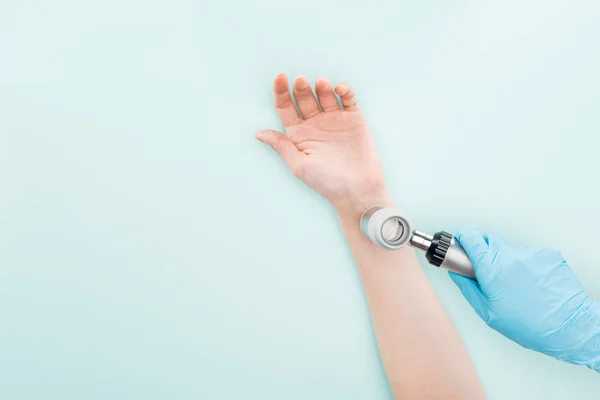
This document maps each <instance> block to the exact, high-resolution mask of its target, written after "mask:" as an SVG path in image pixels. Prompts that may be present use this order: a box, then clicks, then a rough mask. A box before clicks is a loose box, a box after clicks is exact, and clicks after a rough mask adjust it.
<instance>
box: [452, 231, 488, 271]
mask: <svg viewBox="0 0 600 400" xmlns="http://www.w3.org/2000/svg"><path fill="white" fill-rule="evenodd" d="M454 237H455V238H456V240H458V243H460V245H461V246H462V248H463V249H465V252H466V253H467V256H468V257H469V260H471V264H473V269H474V270H475V276H476V277H477V279H478V280H481V279H482V278H485V274H486V272H487V270H486V262H485V261H486V260H485V255H486V254H487V253H488V251H489V249H490V248H489V245H488V242H487V241H486V240H485V237H484V236H483V235H482V234H481V232H479V231H478V230H477V229H475V228H464V229H460V230H459V231H458V232H457V233H456V235H454ZM484 280H485V279H484Z"/></svg>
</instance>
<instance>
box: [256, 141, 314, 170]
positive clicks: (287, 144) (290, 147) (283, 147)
mask: <svg viewBox="0 0 600 400" xmlns="http://www.w3.org/2000/svg"><path fill="white" fill-rule="evenodd" d="M256 139H258V140H259V141H261V142H263V143H266V144H268V145H269V146H271V148H273V150H275V151H276V152H277V154H279V155H280V156H281V158H282V159H283V161H285V163H286V164H287V166H288V167H289V168H290V170H292V172H293V173H294V174H296V173H297V171H298V168H299V165H300V162H301V161H302V157H303V156H304V155H305V154H304V153H301V152H300V151H298V148H296V145H295V144H294V143H293V142H292V141H291V140H290V139H289V138H288V137H287V136H285V135H284V134H283V133H281V132H277V131H270V130H268V131H260V132H258V133H257V134H256Z"/></svg>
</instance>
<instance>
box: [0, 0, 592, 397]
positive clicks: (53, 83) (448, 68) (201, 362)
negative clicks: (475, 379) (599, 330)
mask: <svg viewBox="0 0 600 400" xmlns="http://www.w3.org/2000/svg"><path fill="white" fill-rule="evenodd" d="M526 3H527V4H525V2H522V1H516V0H510V1H491V2H490V1H469V2H467V1H457V2H444V1H424V2H408V1H402V2H396V1H368V2H367V1H364V2H358V1H326V2H324V1H320V0H308V1H302V2H300V1H296V2H290V1H281V0H259V1H253V2H243V1H237V2H211V3H208V2H203V1H200V2H199V1H191V0H189V1H181V0H173V1H163V2H155V1H154V2H146V1H140V0H119V1H116V0H106V1H102V2H100V1H96V2H81V1H75V0H55V1H52V2H47V1H39V0H37V1H27V2H23V1H15V0H12V1H11V0H2V1H0V183H1V185H2V192H1V193H2V194H1V196H0V207H1V210H2V212H1V213H0V321H1V326H0V397H1V398H3V399H41V398H43V399H61V400H65V399H82V398H85V399H107V398H111V399H132V398H143V399H173V398H177V399H192V398H193V399H198V398H201V399H237V398H246V399H283V398H285V399H307V398H310V399H389V398H391V394H390V392H389V389H388V387H387V383H386V380H385V376H384V374H383V370H382V367H381V365H380V361H379V358H378V355H377V350H376V343H375V341H374V338H373V335H372V332H371V327H370V322H369V316H368V312H367V308H366V305H365V299H364V296H363V293H362V289H361V285H360V282H359V280H358V277H357V274H356V272H355V270H354V266H353V264H352V259H351V257H350V254H349V251H348V249H347V247H346V245H345V242H344V240H343V238H342V235H341V232H340V230H339V228H338V226H337V224H336V218H335V215H334V214H333V212H332V210H331V209H330V208H329V207H328V206H327V205H326V203H325V201H324V200H322V199H320V198H319V197H318V196H317V195H315V194H313V193H312V192H311V191H310V190H309V189H308V188H306V187H304V186H303V185H302V184H301V183H300V182H299V181H297V180H295V179H293V178H292V177H291V175H290V174H289V173H288V172H287V171H286V170H285V168H284V166H283V164H282V162H281V161H280V160H279V159H278V157H277V156H276V155H275V154H274V153H272V152H271V151H270V149H268V148H266V146H264V145H261V144H260V143H258V142H256V141H255V139H254V133H255V132H256V131H258V130H260V129H265V128H278V127H279V124H278V121H277V116H276V114H275V111H274V109H273V107H272V104H271V92H270V85H271V81H272V79H273V78H274V76H275V75H276V74H277V73H278V72H281V71H285V72H287V73H288V74H289V75H291V76H294V75H297V74H304V75H306V76H307V77H309V78H310V79H311V80H313V81H314V80H315V79H316V78H318V77H319V76H327V77H329V78H331V79H332V80H333V81H334V82H338V81H340V80H348V81H349V82H351V83H352V84H353V85H354V86H355V87H356V90H357V92H358V94H359V96H360V98H361V104H362V106H363V108H364V110H365V112H366V113H367V114H368V117H369V120H370V122H371V125H372V128H373V131H374V132H375V134H376V138H377V142H378V144H379V146H380V148H381V149H382V156H383V159H384V164H385V170H386V174H387V178H388V180H389V183H390V186H391V190H392V191H393V194H394V197H395V199H396V200H397V202H398V204H399V205H401V207H402V208H403V209H404V210H405V211H406V212H407V214H408V215H410V217H411V219H412V222H413V224H414V225H415V226H417V227H418V228H419V229H421V230H429V231H433V230H438V229H442V228H443V229H447V230H454V229H456V228H457V227H458V226H461V225H475V226H477V227H479V228H481V229H484V230H485V229H490V228H493V229H495V230H497V231H499V232H501V233H502V234H503V235H505V236H506V237H507V238H508V239H509V240H511V241H513V242H521V243H527V244H530V245H546V246H551V247H555V248H559V249H561V250H562V251H563V253H564V254H565V255H566V256H567V259H568V260H569V262H570V265H571V266H572V267H573V269H574V270H575V272H576V273H577V275H578V276H579V277H580V278H581V280H582V282H583V283H584V286H586V288H587V289H588V290H589V292H590V293H591V294H593V295H595V296H596V297H597V298H600V268H599V267H598V266H599V265H600V254H599V253H598V252H592V251H590V249H591V248H592V249H593V246H594V243H595V240H596V239H595V238H596V237H597V235H598V233H597V226H598V223H599V222H600V212H599V208H598V204H600V191H599V190H598V188H597V186H598V185H597V181H598V165H597V161H596V160H597V157H598V156H597V149H598V146H599V145H600V139H598V137H599V132H600V119H599V118H598V105H599V104H600V95H599V93H600V78H599V76H598V70H600V40H598V38H599V37H600V23H598V22H599V20H600V5H599V3H598V2H595V1H592V0H590V1H566V0H565V1H541V0H535V1H529V2H526ZM417 170H418V171H419V172H418V173H415V171H417ZM407 172H409V173H407ZM440 174H448V175H449V176H450V179H438V180H437V186H434V185H433V184H432V181H433V178H432V177H434V176H437V175H440ZM475 187H476V190H475ZM479 193H486V196H484V197H481V196H479V195H478V196H477V197H475V194H479ZM581 238H587V240H584V239H581ZM426 268H427V269H426V270H427V273H428V274H429V276H430V278H431V282H432V284H433V285H434V286H435V289H436V291H437V292H438V293H439V295H440V297H441V298H442V300H443V302H444V303H445V305H446V307H447V309H448V311H449V312H450V313H451V315H452V317H453V319H454V320H455V322H456V323H457V325H458V327H459V329H460V332H461V334H462V336H463V337H464V339H465V341H466V343H467V346H468V348H469V350H470V352H471V354H472V357H473V359H474V361H475V363H476V366H477V369H478V371H479V374H480V376H481V379H482V381H483V383H484V386H485V389H486V392H487V393H488V395H489V397H490V398H491V399H563V398H571V399H575V398H577V399H583V398H592V397H594V396H596V395H597V393H599V392H600V377H599V376H598V374H595V373H593V372H592V371H588V370H585V369H583V368H578V367H574V366H571V365H567V364H561V363H559V362H558V361H555V360H553V359H550V358H549V357H545V356H543V355H539V354H535V353H532V352H530V351H526V350H524V349H522V348H520V347H518V346H517V345H515V344H513V343H511V342H509V341H508V340H506V339H505V338H503V337H501V336H500V335H499V334H497V333H496V332H494V331H493V330H491V329H489V328H487V327H486V326H485V325H484V324H483V322H481V321H480V320H479V318H478V317H477V315H476V314H475V313H474V312H473V311H472V310H471V308H470V307H469V305H468V304H467V302H466V301H465V300H464V299H463V298H462V297H461V295H460V292H459V291H458V289H457V288H456V287H455V286H454V284H453V283H452V282H451V281H450V279H449V278H448V276H447V275H446V273H445V272H444V271H439V270H436V269H433V268H431V267H426ZM441 334H443V333H441Z"/></svg>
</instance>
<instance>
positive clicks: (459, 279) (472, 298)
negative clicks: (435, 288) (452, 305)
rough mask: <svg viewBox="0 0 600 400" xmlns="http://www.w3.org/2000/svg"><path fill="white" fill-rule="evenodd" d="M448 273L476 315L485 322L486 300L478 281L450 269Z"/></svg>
mask: <svg viewBox="0 0 600 400" xmlns="http://www.w3.org/2000/svg"><path fill="white" fill-rule="evenodd" d="M448 275H450V278H451V279H452V280H453V281H454V283H456V286H458V288H459V289H460V291H461V292H462V294H463V296H465V299H467V301H468V302H469V304H470V305H471V307H473V309H474V310H475V312H476V313H477V315H479V316H480V317H481V319H483V320H484V321H485V322H486V323H487V321H488V320H489V314H488V310H487V302H486V297H485V295H484V294H483V292H482V291H481V287H480V286H479V283H477V281H474V280H473V279H469V278H467V277H464V276H462V275H458V274H455V273H454V272H452V271H448Z"/></svg>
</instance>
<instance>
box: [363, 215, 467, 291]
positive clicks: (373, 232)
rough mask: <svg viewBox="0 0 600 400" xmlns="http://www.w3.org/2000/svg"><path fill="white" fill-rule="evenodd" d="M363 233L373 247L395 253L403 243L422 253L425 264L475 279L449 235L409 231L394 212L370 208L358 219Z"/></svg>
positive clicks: (462, 250) (409, 227)
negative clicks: (423, 253)
mask: <svg viewBox="0 0 600 400" xmlns="http://www.w3.org/2000/svg"><path fill="white" fill-rule="evenodd" d="M360 229H361V230H362V232H363V234H364V235H365V236H366V237H367V238H369V239H370V240H371V241H372V242H373V243H375V244H376V245H377V246H379V247H381V248H384V249H387V250H398V249H400V248H402V247H404V246H406V245H407V244H408V245H409V246H411V247H414V248H415V249H418V250H421V251H423V252H425V258H426V259H427V262H429V264H431V265H433V266H436V267H442V268H445V269H447V270H450V271H452V272H456V273H457V274H460V275H463V276H466V277H468V278H471V279H475V272H474V271H473V264H471V261H470V260H469V257H468V256H467V253H465V250H464V249H463V248H462V246H461V245H460V244H459V243H458V242H457V241H456V240H455V239H454V235H452V234H451V233H448V232H445V231H440V232H437V233H434V234H433V235H428V234H426V233H423V232H419V231H413V229H412V226H411V225H410V222H409V221H408V219H406V217H405V216H404V215H403V214H402V213H400V212H399V211H398V210H395V209H393V208H384V207H381V206H373V207H370V208H369V209H367V211H365V212H364V213H363V215H362V217H361V218H360Z"/></svg>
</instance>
